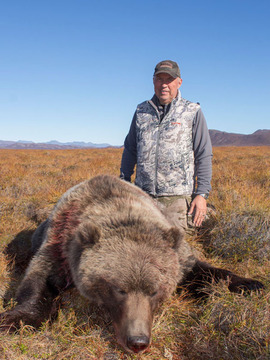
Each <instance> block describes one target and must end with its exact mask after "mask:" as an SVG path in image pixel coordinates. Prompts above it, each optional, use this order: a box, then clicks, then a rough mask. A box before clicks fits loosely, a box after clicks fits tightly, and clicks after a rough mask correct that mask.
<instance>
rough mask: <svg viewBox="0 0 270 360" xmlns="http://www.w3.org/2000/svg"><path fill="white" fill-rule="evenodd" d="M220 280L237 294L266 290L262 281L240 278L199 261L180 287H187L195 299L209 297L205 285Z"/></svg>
mask: <svg viewBox="0 0 270 360" xmlns="http://www.w3.org/2000/svg"><path fill="white" fill-rule="evenodd" d="M219 280H226V281H228V283H229V285H228V288H229V290H230V291H231V292H235V293H242V292H243V291H244V292H250V291H252V290H261V289H263V288H264V285H263V284H262V283H261V282H260V281H257V280H253V279H249V278H244V277H241V276H238V275H236V274H234V273H232V272H231V271H229V270H225V269H221V268H216V267H214V266H211V265H209V264H207V263H205V262H202V261H199V260H197V262H196V263H195V264H194V266H193V268H192V270H191V271H190V272H188V273H187V274H186V275H185V277H184V279H183V281H182V282H181V284H180V285H181V286H183V287H185V288H186V289H187V290H188V291H189V292H191V293H192V294H193V295H194V296H195V297H203V296H206V295H207V293H206V291H205V290H204V287H205V285H206V284H207V283H212V282H213V281H214V282H218V281H219Z"/></svg>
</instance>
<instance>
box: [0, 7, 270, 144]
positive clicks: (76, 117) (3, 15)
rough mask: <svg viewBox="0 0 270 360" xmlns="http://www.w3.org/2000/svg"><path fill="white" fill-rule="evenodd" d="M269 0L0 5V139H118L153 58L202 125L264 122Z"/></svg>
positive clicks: (251, 127) (269, 72)
mask: <svg viewBox="0 0 270 360" xmlns="http://www.w3.org/2000/svg"><path fill="white" fill-rule="evenodd" d="M269 18H270V2H269V0H257V1H249V0H227V1H216V0H211V1H210V0H201V1H198V0H195V1H192V0H185V1H181V0H176V1H175V0H171V1H169V2H165V1H159V0H149V1H148V0H144V1H141V0H137V1H136V0H133V1H129V0H126V1H121V0H115V1H109V0H72V1H71V0H46V1H45V0H43V1H42V0H38V1H37V0H24V1H21V0H9V1H7V0H6V1H2V2H1V4H0V33H1V37H0V125H1V127H0V139H1V140H32V141H35V142H42V141H50V140H58V141H62V142H66V141H86V142H88V141H91V142H94V143H110V144H112V145H121V144H123V141H124V138H125V136H126V133H127V132H128V129H129V126H130V122H131V119H132V116H133V113H134V111H135V108H136V105H137V104H138V103H140V102H142V101H144V100H146V99H149V98H151V97H152V95H153V84H152V75H153V69H154V66H155V65H156V63H157V62H159V61H161V60H164V59H172V60H175V61H177V62H178V63H179V66H180V69H181V74H182V78H183V84H182V87H181V93H182V96H183V97H184V98H186V99H188V100H191V101H195V102H197V101H198V102H200V103H201V106H202V110H203V112H204V114H205V117H206V120H207V123H208V127H209V128H210V129H217V130H222V131H227V132H237V133H243V134H249V133H252V132H254V131H256V130H257V129H269V128H270V116H269V102H270V90H269V88H270V65H269V64H270V45H269V44H270V26H269Z"/></svg>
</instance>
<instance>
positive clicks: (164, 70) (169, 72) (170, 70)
mask: <svg viewBox="0 0 270 360" xmlns="http://www.w3.org/2000/svg"><path fill="white" fill-rule="evenodd" d="M162 73H165V74H169V75H171V76H172V77H173V78H175V79H176V78H177V77H179V75H177V74H176V72H175V71H174V70H173V69H171V68H166V67H164V68H162V69H160V70H158V71H156V72H155V73H154V75H157V74H162Z"/></svg>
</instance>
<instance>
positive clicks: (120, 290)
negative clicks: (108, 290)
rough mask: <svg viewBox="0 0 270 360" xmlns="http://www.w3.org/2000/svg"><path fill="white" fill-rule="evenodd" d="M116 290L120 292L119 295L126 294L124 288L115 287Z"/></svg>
mask: <svg viewBox="0 0 270 360" xmlns="http://www.w3.org/2000/svg"><path fill="white" fill-rule="evenodd" d="M116 292H117V293H118V294H120V295H123V296H124V295H126V294H127V293H126V292H125V291H124V290H122V289H119V288H117V289H116Z"/></svg>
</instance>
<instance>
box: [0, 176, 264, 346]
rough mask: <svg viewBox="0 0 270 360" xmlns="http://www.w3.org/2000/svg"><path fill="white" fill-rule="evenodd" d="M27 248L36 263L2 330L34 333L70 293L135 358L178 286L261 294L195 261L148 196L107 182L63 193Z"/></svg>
mask: <svg viewBox="0 0 270 360" xmlns="http://www.w3.org/2000/svg"><path fill="white" fill-rule="evenodd" d="M32 242H33V251H34V252H35V255H34V256H33V258H32V260H31V262H30V264H29V266H28V268H27V270H26V273H25V276H24V279H23V280H22V282H21V284H20V286H19V288H18V291H17V295H16V301H17V305H16V306H15V307H14V308H13V309H12V310H8V311H6V312H4V313H2V314H1V315H0V318H1V327H2V329H3V330H8V331H10V330H15V329H17V328H18V327H19V326H20V322H21V321H22V322H23V323H25V324H30V325H32V326H35V327H39V326H40V325H41V323H42V321H44V320H46V318H48V317H49V315H50V313H51V309H52V306H53V302H54V299H55V298H56V296H58V295H59V294H60V293H61V292H63V291H64V290H65V289H67V288H69V287H70V286H75V287H76V288H77V289H78V291H79V293H80V294H81V295H83V296H84V297H86V298H88V299H89V300H90V301H91V302H94V303H96V304H98V305H102V306H104V307H105V309H106V310H107V311H108V313H109V315H110V316H111V319H112V322H113V325H114V328H115V332H116V336H117V340H118V343H119V344H121V345H122V346H123V347H124V349H126V350H127V351H129V352H134V353H138V352H140V351H144V350H145V349H147V347H148V346H149V344H150V341H151V327H152V320H153V314H154V311H155V309H156V308H157V307H158V306H159V305H160V304H161V303H162V302H164V300H166V299H167V298H168V297H169V296H170V295H171V294H172V293H173V292H174V291H175V290H176V288H177V286H179V285H185V286H186V288H187V289H188V290H190V291H191V292H193V293H194V294H195V295H198V296H199V295H200V294H202V287H203V286H204V284H205V281H210V282H211V281H212V280H213V279H214V280H219V279H226V280H227V281H228V284H229V289H230V290H231V291H235V292H240V291H242V290H256V289H260V288H262V287H263V285H262V284H261V283H260V282H258V281H255V280H251V279H245V278H241V277H239V276H237V275H235V274H233V273H231V272H229V271H227V270H224V269H217V268H214V267H212V266H211V265H208V264H206V263H203V262H201V261H199V260H198V259H197V258H196V256H195V255H194V253H193V251H192V249H191V248H190V246H189V244H188V243H187V242H186V241H185V240H184V234H183V233H182V232H181V231H179V229H176V228H175V227H173V226H172V225H171V224H170V222H169V221H168V220H167V219H166V217H165V216H164V215H163V214H162V212H161V211H160V210H159V208H158V206H157V205H156V203H155V202H154V201H153V199H152V198H151V197H150V196H148V195H147V194H145V193H144V192H143V191H142V190H140V189H139V188H138V187H136V186H135V185H132V184H130V183H128V182H125V181H124V180H120V179H119V178H116V177H113V176H108V175H102V176H97V177H95V178H92V179H91V180H87V181H84V182H82V183H80V184H78V185H76V186H75V187H73V188H71V189H70V190H68V191H67V192H66V193H65V194H64V195H63V196H62V197H61V199H60V200H59V202H58V203H57V204H56V206H55V208H54V210H53V211H52V213H51V215H50V216H49V218H48V219H47V220H46V221H45V222H43V223H42V224H41V225H40V226H39V227H38V228H37V230H36V232H35V233H34V235H33V239H32Z"/></svg>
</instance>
